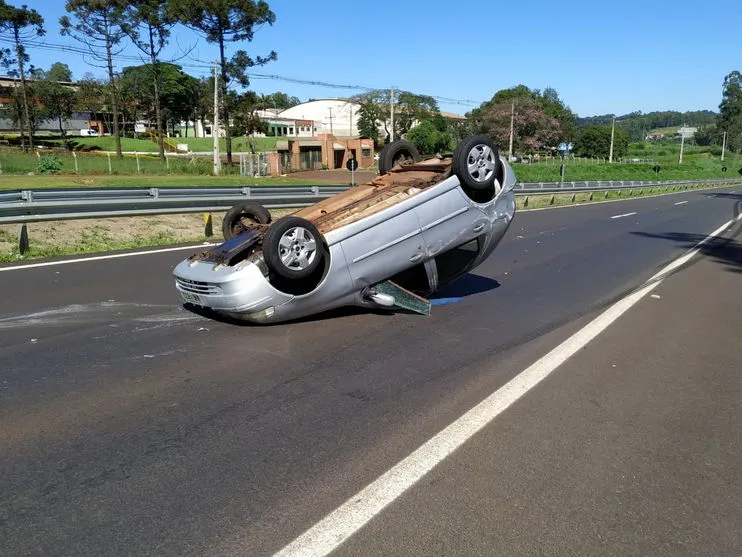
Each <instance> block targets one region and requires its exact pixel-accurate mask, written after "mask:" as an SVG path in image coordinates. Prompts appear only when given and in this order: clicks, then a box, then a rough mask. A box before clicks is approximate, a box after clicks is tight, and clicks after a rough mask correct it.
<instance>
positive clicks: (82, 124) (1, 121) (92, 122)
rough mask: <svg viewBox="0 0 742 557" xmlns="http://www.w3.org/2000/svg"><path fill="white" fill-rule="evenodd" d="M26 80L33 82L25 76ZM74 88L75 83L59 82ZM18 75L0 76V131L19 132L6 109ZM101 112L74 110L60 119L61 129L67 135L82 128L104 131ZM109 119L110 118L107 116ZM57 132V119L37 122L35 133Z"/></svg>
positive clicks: (16, 124)
mask: <svg viewBox="0 0 742 557" xmlns="http://www.w3.org/2000/svg"><path fill="white" fill-rule="evenodd" d="M26 81H28V82H33V81H34V80H33V79H30V78H27V79H26ZM60 83H61V85H66V86H68V87H70V88H72V89H75V88H76V87H77V85H76V84H75V83H70V82H60ZM20 85H21V78H20V77H9V76H0V133H20V131H21V130H20V126H19V125H18V123H16V122H13V120H12V119H11V118H10V117H9V116H8V114H7V109H8V108H9V107H10V104H11V103H12V102H13V93H14V91H13V90H14V89H15V88H17V87H20ZM104 116H105V115H104V113H102V112H90V111H75V112H73V113H72V116H71V117H70V118H69V119H67V120H62V129H64V130H65V132H67V134H69V135H81V134H82V130H91V129H92V130H95V131H96V132H97V133H98V134H101V135H102V134H103V133H106V132H107V131H108V130H107V128H106V124H105V121H106V118H105V117H104ZM108 119H109V120H110V118H108ZM54 133H59V121H58V120H56V119H51V120H41V121H39V122H37V125H36V130H35V132H34V134H35V135H46V134H54Z"/></svg>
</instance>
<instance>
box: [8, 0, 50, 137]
mask: <svg viewBox="0 0 742 557" xmlns="http://www.w3.org/2000/svg"><path fill="white" fill-rule="evenodd" d="M0 33H3V34H4V33H8V34H10V35H11V37H12V40H13V44H14V47H15V59H13V58H11V57H10V56H11V54H10V51H9V50H7V49H6V50H5V51H4V52H3V62H4V64H5V65H6V66H7V67H10V66H15V67H16V68H17V71H18V77H20V78H21V87H20V89H21V103H22V115H23V117H22V118H21V126H20V128H21V143H23V135H24V130H25V129H26V128H28V132H29V133H28V144H29V147H30V148H31V149H33V127H32V122H31V109H30V108H29V97H30V95H29V94H28V84H27V82H26V64H27V63H28V62H29V61H30V58H29V56H28V54H27V53H26V48H25V46H24V44H23V43H24V42H26V41H28V40H30V39H32V38H33V37H41V36H43V35H44V34H45V33H46V31H45V30H44V18H43V17H41V16H40V15H39V13H38V12H37V11H36V10H32V9H29V7H28V6H26V5H24V6H22V7H21V8H15V7H13V6H9V5H8V4H6V3H5V1H4V0H0ZM9 73H11V72H9Z"/></svg>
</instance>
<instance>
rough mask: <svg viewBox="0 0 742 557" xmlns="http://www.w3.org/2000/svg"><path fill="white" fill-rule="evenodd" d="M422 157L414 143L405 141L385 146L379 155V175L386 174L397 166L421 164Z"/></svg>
mask: <svg viewBox="0 0 742 557" xmlns="http://www.w3.org/2000/svg"><path fill="white" fill-rule="evenodd" d="M421 160H422V157H421V156H420V152H419V151H418V150H417V147H415V146H414V145H413V144H412V143H410V142H409V141H405V140H403V139H398V140H397V141H392V142H391V143H387V144H386V145H384V148H383V149H382V150H381V154H380V155H379V174H386V173H387V172H389V171H390V170H391V169H392V168H393V167H395V166H396V165H397V164H409V163H411V162H420V161H421Z"/></svg>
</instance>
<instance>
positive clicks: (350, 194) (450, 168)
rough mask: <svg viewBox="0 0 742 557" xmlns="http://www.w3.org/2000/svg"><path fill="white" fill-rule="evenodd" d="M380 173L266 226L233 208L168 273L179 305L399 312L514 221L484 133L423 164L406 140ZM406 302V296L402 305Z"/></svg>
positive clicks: (238, 312) (267, 314)
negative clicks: (212, 238) (218, 237)
mask: <svg viewBox="0 0 742 557" xmlns="http://www.w3.org/2000/svg"><path fill="white" fill-rule="evenodd" d="M379 170H380V175H379V176H377V177H376V178H374V179H373V180H371V181H370V182H368V183H366V184H362V185H358V186H355V187H352V188H349V189H348V190H346V191H344V192H342V193H340V194H337V195H335V196H333V197H331V198H329V199H325V200H323V201H321V202H319V203H316V204H314V205H312V206H310V207H306V208H304V209H301V210H299V211H297V212H296V213H294V214H292V215H290V216H286V217H283V218H280V219H278V220H276V221H273V222H272V220H271V215H270V212H269V211H268V210H267V209H266V208H264V207H262V206H260V205H258V204H256V203H250V202H246V203H241V204H238V205H235V206H234V207H232V209H230V211H229V212H228V213H227V214H226V216H225V218H224V222H223V233H224V236H225V242H224V243H222V244H221V245H219V246H215V247H214V248H212V249H209V250H207V251H204V252H201V253H197V254H194V255H193V256H191V257H189V258H188V259H186V260H185V261H182V262H181V263H180V264H178V266H177V267H176V268H175V270H174V275H175V285H176V288H177V290H178V291H179V292H180V295H181V296H182V298H183V301H184V302H185V303H186V304H191V305H194V306H199V307H202V308H208V309H210V310H213V311H215V312H218V313H221V314H225V315H228V316H230V317H234V318H239V319H244V320H247V321H252V322H255V323H274V322H280V321H287V320H292V319H297V318H301V317H305V316H308V315H312V314H317V313H320V312H324V311H326V310H330V309H333V308H338V307H342V306H351V305H356V306H361V307H366V308H375V309H380V308H392V309H393V308H405V307H407V308H411V307H412V306H410V305H409V301H410V299H412V300H414V301H415V304H413V305H414V306H415V308H416V309H415V308H413V309H415V310H416V311H420V309H419V308H420V307H422V308H423V310H422V311H421V313H429V308H430V304H429V302H428V300H427V297H429V296H430V295H431V294H433V293H434V292H435V291H436V290H438V289H439V288H441V287H442V286H444V285H446V284H449V283H451V282H453V281H454V280H455V279H457V278H458V277H460V276H461V275H463V274H465V273H466V272H468V271H470V270H472V269H474V268H475V267H476V266H477V265H479V264H480V263H481V262H482V261H484V260H485V259H486V258H487V257H488V256H489V255H490V254H491V253H492V251H493V250H494V249H495V247H496V246H497V245H498V243H499V242H500V240H501V239H502V237H503V235H504V234H505V232H506V231H507V229H508V227H509V226H510V223H511V221H512V219H513V216H514V214H515V196H514V193H513V188H514V186H515V183H516V178H515V175H514V174H513V170H512V168H511V167H510V165H509V164H508V163H507V161H505V159H504V158H502V157H501V156H500V155H499V153H498V150H497V148H496V147H495V145H494V144H493V143H492V141H491V140H490V139H489V138H488V137H486V136H470V137H467V138H465V139H464V140H462V141H461V142H460V143H459V145H458V146H457V148H456V150H455V151H454V153H453V155H451V156H436V157H432V158H429V159H426V160H423V159H422V158H421V157H420V155H419V154H418V152H417V149H416V148H415V147H414V146H413V145H412V144H410V143H408V142H406V141H395V142H392V143H390V144H388V145H386V146H385V147H384V149H383V150H382V152H381V155H380V160H379ZM405 300H406V301H405Z"/></svg>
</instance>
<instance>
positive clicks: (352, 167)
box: [345, 159, 358, 171]
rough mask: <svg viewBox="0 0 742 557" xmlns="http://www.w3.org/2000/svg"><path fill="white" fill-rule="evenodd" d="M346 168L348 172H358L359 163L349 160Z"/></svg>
mask: <svg viewBox="0 0 742 557" xmlns="http://www.w3.org/2000/svg"><path fill="white" fill-rule="evenodd" d="M345 168H347V169H348V170H351V171H352V170H356V169H357V168H358V161H357V160H356V159H348V162H346V163H345Z"/></svg>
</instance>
